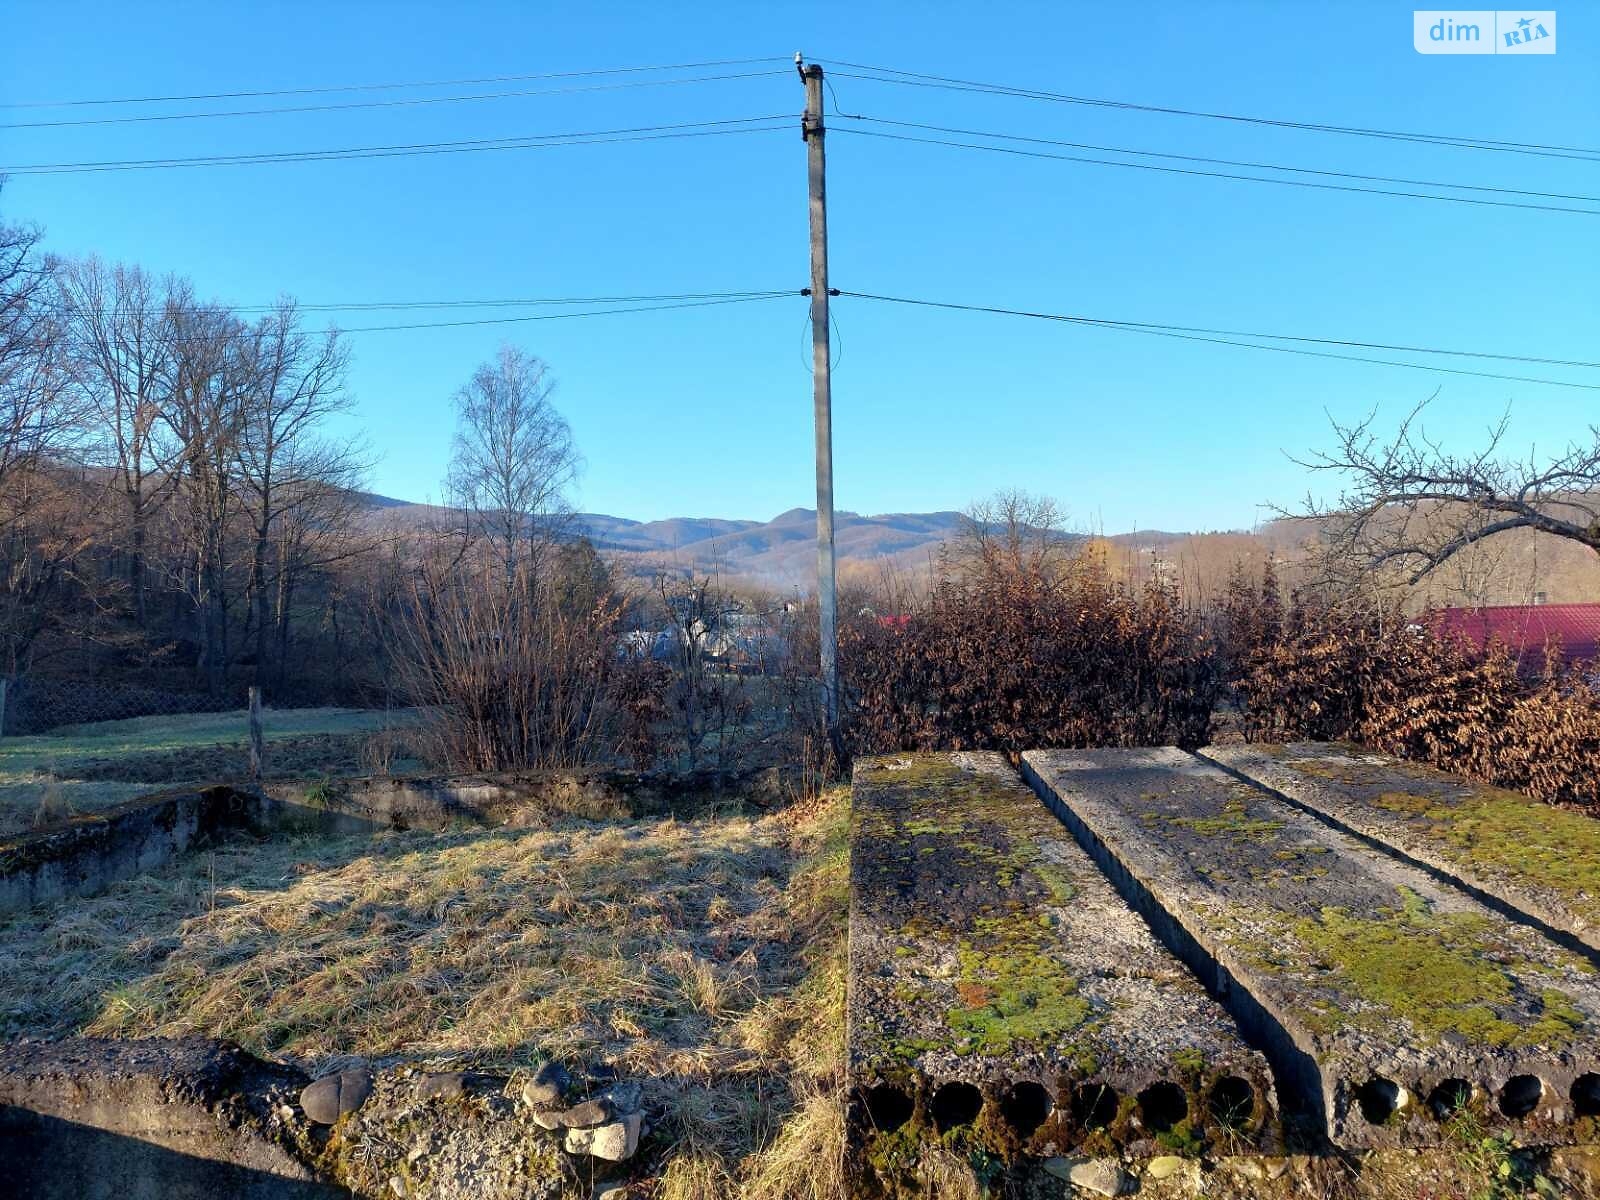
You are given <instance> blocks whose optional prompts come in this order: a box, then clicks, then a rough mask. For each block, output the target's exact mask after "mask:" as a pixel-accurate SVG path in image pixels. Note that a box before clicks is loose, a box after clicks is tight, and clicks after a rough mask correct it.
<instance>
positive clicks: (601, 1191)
mask: <svg viewBox="0 0 1600 1200" xmlns="http://www.w3.org/2000/svg"><path fill="white" fill-rule="evenodd" d="M589 1200H628V1185H627V1184H625V1183H597V1184H595V1185H594V1194H593V1195H592V1196H591V1197H590V1198H589Z"/></svg>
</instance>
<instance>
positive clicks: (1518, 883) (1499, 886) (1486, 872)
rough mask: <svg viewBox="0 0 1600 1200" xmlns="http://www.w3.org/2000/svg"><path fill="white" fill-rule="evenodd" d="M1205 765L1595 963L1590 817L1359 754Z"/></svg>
mask: <svg viewBox="0 0 1600 1200" xmlns="http://www.w3.org/2000/svg"><path fill="white" fill-rule="evenodd" d="M1200 753H1201V754H1202V755H1203V756H1204V757H1206V758H1209V759H1210V760H1211V761H1213V762H1215V763H1219V764H1221V765H1222V766H1223V767H1226V768H1227V769H1228V770H1230V771H1233V772H1235V773H1236V774H1238V775H1241V776H1244V777H1245V778H1248V779H1251V780H1253V781H1255V782H1256V783H1259V784H1261V785H1262V786H1264V787H1266V788H1269V789H1271V790H1272V791H1274V792H1277V793H1278V794H1280V795H1282V796H1284V797H1286V798H1287V799H1289V800H1292V801H1293V802H1294V803H1296V804H1299V805H1301V806H1302V807H1304V808H1307V809H1310V810H1311V811H1312V812H1314V813H1316V814H1317V815H1318V816H1320V817H1323V818H1324V819H1326V820H1328V821H1331V822H1333V823H1334V824H1336V825H1339V826H1342V827H1344V828H1345V829H1348V830H1351V831H1352V832H1354V833H1357V834H1360V835H1361V836H1362V837H1365V838H1370V839H1372V840H1373V841H1375V842H1379V843H1382V844H1383V845H1386V846H1388V847H1390V848H1392V849H1393V850H1395V851H1396V852H1398V853H1399V854H1402V855H1404V856H1405V857H1407V858H1409V859H1412V860H1413V861H1415V862H1418V863H1421V864H1422V865H1424V866H1426V867H1429V868H1430V869H1432V870H1434V871H1437V872H1439V873H1440V874H1442V875H1444V876H1446V877H1448V878H1449V879H1450V880H1452V881H1454V882H1458V883H1460V884H1462V885H1464V886H1466V887H1468V888H1470V889H1472V890H1473V891H1474V892H1476V893H1478V894H1479V898H1480V899H1486V900H1488V901H1489V902H1490V903H1492V904H1495V905H1496V906H1498V907H1501V908H1502V909H1504V910H1505V911H1508V912H1511V913H1513V914H1515V915H1517V916H1519V917H1521V918H1522V919H1524V920H1527V921H1530V922H1532V923H1535V924H1537V925H1539V926H1541V927H1543V928H1545V929H1546V931H1547V932H1552V933H1553V934H1554V935H1555V936H1558V937H1559V936H1561V935H1566V937H1569V938H1571V939H1573V940H1575V941H1576V942H1578V943H1581V944H1582V945H1584V946H1586V947H1587V948H1588V949H1589V950H1590V951H1594V952H1600V822H1597V821H1596V820H1595V819H1594V818H1593V817H1589V816H1586V815H1584V814H1583V813H1577V812H1568V811H1565V810H1563V809H1559V808H1554V807H1552V806H1551V805H1549V804H1545V803H1544V802H1543V801H1540V800H1535V799H1533V798H1531V797H1529V796H1525V795H1522V794H1521V793H1519V792H1511V791H1507V790H1505V789H1504V788H1497V787H1491V786H1490V785H1488V784H1484V783H1476V782H1474V781H1473V780H1470V779H1463V778H1461V777H1460V776H1458V775H1451V774H1447V773H1446V772H1444V771H1436V770H1434V769H1433V768H1432V767H1426V766H1423V765H1421V764H1419V763H1409V762H1405V761H1404V760H1402V759H1397V758H1391V757H1389V756H1388V755H1385V754H1375V753H1372V752H1370V751H1366V750H1362V749H1360V748H1358V747H1355V746H1348V745H1337V744H1329V743H1325V742H1296V743H1292V744H1290V745H1286V746H1259V745H1234V746H1210V747H1207V748H1206V749H1204V750H1202V751H1200Z"/></svg>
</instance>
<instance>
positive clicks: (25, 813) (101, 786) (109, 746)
mask: <svg viewBox="0 0 1600 1200" xmlns="http://www.w3.org/2000/svg"><path fill="white" fill-rule="evenodd" d="M415 720H416V714H415V712H414V711H412V710H408V709H402V710H398V711H388V712H386V711H383V710H372V709H355V708H291V709H267V710H265V711H264V712H263V714H262V730H263V733H264V734H265V737H266V740H267V742H268V745H269V753H268V755H267V768H268V773H269V774H277V775H321V774H350V773H353V772H355V771H356V770H359V768H360V745H361V743H362V741H364V740H365V739H366V738H367V737H369V736H371V735H372V734H374V733H376V732H377V731H379V730H382V729H392V728H400V729H403V728H404V727H405V726H407V725H409V724H412V723H413V722H415ZM248 738H249V718H248V714H247V713H246V712H245V711H244V710H243V709H239V710H237V711H234V712H224V713H193V714H186V715H182V716H169V717H135V718H133V719H131V720H126V721H101V722H98V723H96V724H92V725H74V726H66V727H63V728H60V729H56V730H52V731H51V732H50V733H47V734H36V735H33V736H30V737H15V738H4V739H0V835H5V834H15V833H18V832H21V831H23V830H26V829H28V828H31V827H33V826H35V825H39V824H44V823H48V822H50V821H54V820H61V819H64V818H67V817H70V816H73V815H76V814H78V813H84V812H92V811H94V810H96V809H99V808H104V807H106V806H107V805H111V804H117V803H120V802H121V801H123V800H130V799H133V798H134V797H136V796H140V795H143V794H145V793H147V792H151V791H156V790H158V789H160V788H162V787H170V786H176V785H180V784H189V783H200V782H205V781H208V780H217V779H229V778H239V777H241V776H243V775H244V774H245V772H246V770H247V768H248V750H247V745H248Z"/></svg>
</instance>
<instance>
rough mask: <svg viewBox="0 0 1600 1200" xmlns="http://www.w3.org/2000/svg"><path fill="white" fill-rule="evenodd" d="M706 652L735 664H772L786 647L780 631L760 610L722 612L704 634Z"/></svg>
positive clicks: (719, 659)
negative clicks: (709, 629) (710, 628)
mask: <svg viewBox="0 0 1600 1200" xmlns="http://www.w3.org/2000/svg"><path fill="white" fill-rule="evenodd" d="M705 648H706V653H707V654H709V655H710V656H711V657H712V658H714V659H716V660H717V661H719V662H723V663H728V664H730V665H733V666H738V667H762V668H767V667H773V666H776V665H777V663H778V662H779V660H780V659H782V657H783V654H784V652H785V650H786V649H787V648H788V642H787V639H786V638H785V637H784V636H783V632H782V631H781V630H780V629H779V628H778V627H777V625H775V624H774V622H773V620H772V618H770V617H768V616H765V615H764V614H761V613H724V614H723V615H722V616H721V617H720V618H719V619H718V621H717V625H716V628H714V629H712V630H711V631H710V632H709V633H707V634H706V639H705Z"/></svg>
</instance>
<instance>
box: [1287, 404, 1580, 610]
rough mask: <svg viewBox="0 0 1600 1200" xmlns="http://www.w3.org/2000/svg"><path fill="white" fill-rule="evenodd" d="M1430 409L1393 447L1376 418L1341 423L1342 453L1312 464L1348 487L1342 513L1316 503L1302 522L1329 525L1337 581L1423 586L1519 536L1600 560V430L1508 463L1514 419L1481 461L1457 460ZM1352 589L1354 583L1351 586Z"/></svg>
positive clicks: (1328, 551)
mask: <svg viewBox="0 0 1600 1200" xmlns="http://www.w3.org/2000/svg"><path fill="white" fill-rule="evenodd" d="M1427 403H1428V402H1427V401H1424V402H1423V403H1422V404H1419V405H1418V406H1417V407H1416V408H1414V409H1413V410H1412V411H1411V413H1410V415H1408V416H1407V417H1406V419H1405V420H1404V421H1402V422H1401V424H1400V427H1399V429H1398V430H1397V431H1396V433H1395V434H1394V435H1393V436H1392V437H1389V438H1382V437H1379V436H1378V435H1377V434H1376V433H1375V432H1374V431H1373V422H1374V420H1375V414H1373V413H1369V414H1368V415H1367V416H1366V417H1365V418H1364V419H1362V420H1360V421H1358V422H1356V423H1354V424H1351V425H1341V424H1340V423H1339V422H1337V421H1335V422H1334V423H1333V429H1334V434H1335V437H1336V439H1337V443H1338V444H1337V446H1336V447H1335V449H1333V450H1332V451H1330V452H1326V453H1319V454H1317V455H1315V456H1313V457H1312V458H1311V459H1309V460H1306V461H1304V462H1302V465H1304V466H1307V467H1310V468H1312V469H1313V470H1317V471H1327V472H1333V473H1335V474H1339V475H1343V476H1345V477H1346V478H1347V479H1348V481H1349V482H1348V485H1347V488H1346V490H1345V491H1344V492H1343V493H1342V494H1341V495H1340V496H1339V499H1338V500H1337V502H1335V503H1332V504H1324V503H1318V502H1317V501H1315V500H1312V499H1309V498H1308V499H1307V501H1306V504H1305V507H1304V510H1303V511H1302V512H1301V513H1299V514H1297V515H1298V516H1300V517H1301V518H1304V519H1312V520H1316V521H1317V522H1319V523H1320V524H1321V525H1322V526H1323V527H1324V529H1325V536H1326V538H1327V544H1326V548H1325V552H1324V554H1323V556H1322V557H1323V559H1324V565H1325V569H1326V570H1327V572H1328V574H1329V576H1330V578H1331V577H1334V576H1337V575H1338V574H1339V573H1340V572H1341V571H1343V572H1346V573H1348V572H1350V571H1352V570H1353V571H1354V572H1355V573H1356V574H1357V575H1360V576H1367V577H1373V576H1377V577H1382V576H1385V575H1393V576H1396V577H1398V579H1400V580H1402V581H1404V582H1406V583H1410V584H1415V583H1417V582H1418V581H1420V580H1421V579H1423V578H1424V577H1425V576H1427V575H1429V574H1430V573H1432V572H1433V571H1436V570H1437V569H1438V568H1440V567H1441V566H1443V565H1444V564H1445V563H1447V562H1450V561H1451V560H1453V559H1455V558H1456V557H1457V556H1458V555H1461V554H1462V553H1463V552H1464V551H1467V550H1469V549H1471V548H1473V547H1476V546H1479V545H1480V544H1481V543H1484V542H1486V541H1488V540H1490V539H1492V538H1495V537H1498V536H1499V535H1501V534H1504V533H1508V532H1510V531H1512V530H1518V529H1526V530H1531V531H1534V532H1536V533H1546V534H1549V535H1551V536H1552V537H1558V538H1564V539H1567V540H1569V541H1573V542H1577V543H1579V544H1580V545H1583V546H1587V547H1589V549H1591V550H1594V551H1596V552H1597V553H1600V426H1591V427H1590V428H1589V439H1588V441H1587V442H1581V441H1574V442H1572V443H1570V444H1569V445H1568V446H1567V447H1566V448H1565V449H1564V450H1562V451H1561V452H1559V453H1557V454H1554V455H1552V456H1549V457H1546V458H1544V459H1542V460H1541V459H1540V458H1539V457H1538V456H1537V455H1536V454H1534V453H1533V452H1531V451H1530V453H1529V456H1528V458H1527V459H1526V460H1519V459H1515V458H1512V457H1510V456H1507V455H1504V454H1502V446H1503V444H1504V442H1505V439H1506V434H1507V432H1508V429H1509V422H1510V417H1509V413H1508V414H1507V415H1506V416H1505V417H1502V418H1501V420H1500V421H1499V423H1498V424H1496V425H1494V426H1493V427H1491V428H1490V430H1489V433H1488V439H1487V441H1486V443H1485V444H1484V445H1483V446H1482V448H1481V449H1479V450H1478V451H1477V452H1475V453H1472V454H1466V455H1461V454H1454V453H1451V452H1449V451H1447V450H1446V449H1445V448H1444V447H1443V445H1442V444H1441V443H1440V442H1438V441H1436V440H1434V439H1433V438H1430V437H1429V436H1428V434H1427V432H1426V431H1425V430H1424V429H1423V428H1422V426H1421V417H1422V414H1423V411H1424V409H1425V408H1426V407H1427ZM1346 582H1348V580H1346Z"/></svg>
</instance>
